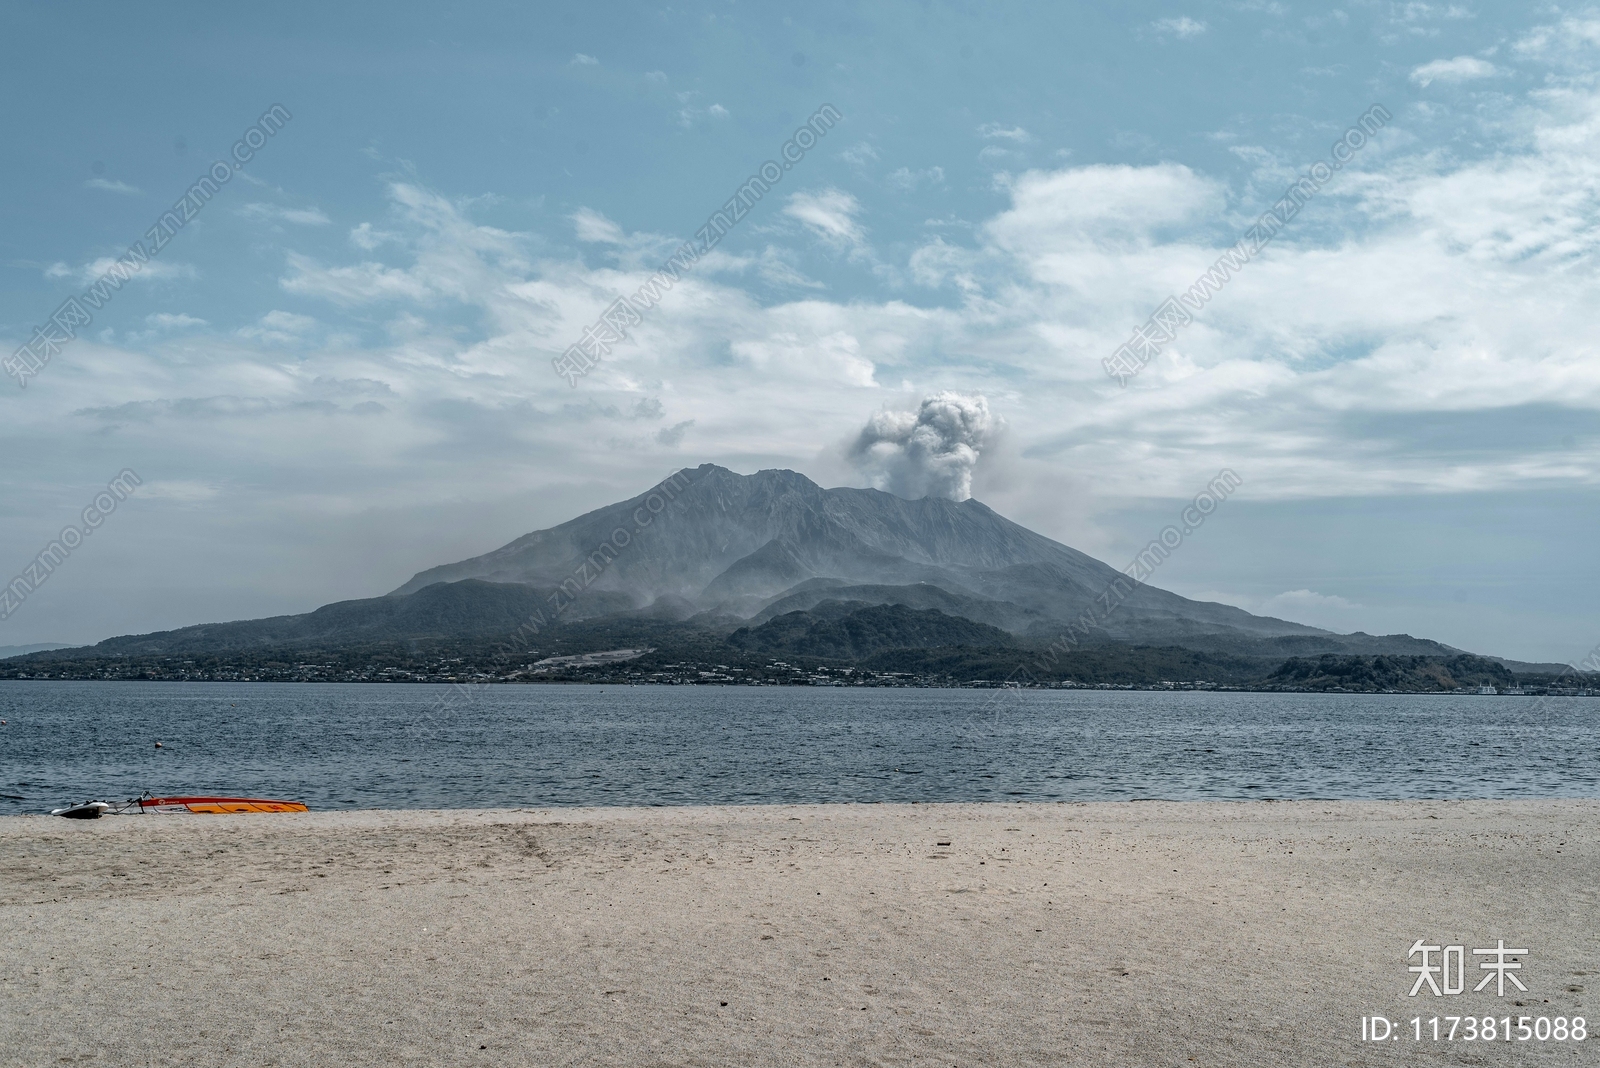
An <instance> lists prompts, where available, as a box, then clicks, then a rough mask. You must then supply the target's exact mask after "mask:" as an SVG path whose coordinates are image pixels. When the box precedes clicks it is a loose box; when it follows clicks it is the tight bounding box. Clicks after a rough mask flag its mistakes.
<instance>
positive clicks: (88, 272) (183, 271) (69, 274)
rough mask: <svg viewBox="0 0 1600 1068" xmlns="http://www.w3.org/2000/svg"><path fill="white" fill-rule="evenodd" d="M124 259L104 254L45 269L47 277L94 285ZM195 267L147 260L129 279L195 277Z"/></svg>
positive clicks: (130, 274) (130, 280) (128, 275)
mask: <svg viewBox="0 0 1600 1068" xmlns="http://www.w3.org/2000/svg"><path fill="white" fill-rule="evenodd" d="M119 262H122V263H130V262H132V261H122V260H118V259H116V258H114V257H111V256H102V257H100V258H99V259H97V260H91V261H90V262H88V263H84V264H79V265H78V266H76V267H73V266H71V265H69V264H65V263H52V264H51V265H50V266H49V267H46V268H45V270H44V276H45V277H46V278H66V279H70V280H72V281H74V282H76V283H78V284H79V285H85V286H87V285H92V284H94V283H95V282H97V281H98V280H99V279H100V278H101V276H103V275H104V274H105V273H106V272H107V271H109V270H111V269H112V268H113V267H115V266H116V265H117V264H118V263H119ZM193 277H194V268H193V267H190V266H188V265H186V264H181V263H168V262H166V261H164V260H146V261H144V263H142V264H140V265H139V269H138V270H136V271H135V270H129V271H128V274H127V281H129V282H133V281H145V282H164V281H170V280H172V279H174V278H193Z"/></svg>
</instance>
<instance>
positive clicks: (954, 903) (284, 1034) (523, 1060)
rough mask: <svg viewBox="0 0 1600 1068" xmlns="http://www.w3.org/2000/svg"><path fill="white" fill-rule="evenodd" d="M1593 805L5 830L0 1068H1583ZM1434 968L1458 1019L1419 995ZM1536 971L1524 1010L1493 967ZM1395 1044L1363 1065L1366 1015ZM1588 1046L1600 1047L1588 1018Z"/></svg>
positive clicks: (1157, 808)
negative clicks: (1543, 1028) (1497, 960)
mask: <svg viewBox="0 0 1600 1068" xmlns="http://www.w3.org/2000/svg"><path fill="white" fill-rule="evenodd" d="M1597 817H1600V802H1595V801H1537V802H1498V801H1484V802H1404V803H1387V802H1386V803H1350V802H1340V803H1327V802H1304V803H1248V804H1245V803H1239V804H1230V803H1205V804H1176V803H1154V802H1150V803H1144V802H1140V803H1112V804H1089V805H1070V804H1019V805H1000V804H990V805H832V806H786V807H740V808H734V807H713V808H674V809H561V810H544V811H531V810H523V811H448V812H393V811H387V812H339V813H331V812H329V813H312V814H309V815H301V816H240V817H225V816H218V817H202V816H192V817H157V816H137V817H131V816H130V817H120V818H107V819H103V820H100V821H96V822H83V823H74V822H69V821H66V820H60V819H53V818H50V817H13V818H9V819H4V820H0V958H3V961H4V967H3V974H0V1062H3V1063H4V1064H7V1065H12V1064H15V1065H46V1064H51V1065H55V1064H63V1063H75V1064H86V1063H87V1064H117V1065H183V1066H201V1065H368V1064H371V1065H394V1064H419V1065H458V1064H459V1065H508V1064H511V1065H591V1064H607V1065H729V1066H733V1065H741V1066H743V1065H813V1064H815V1065H961V1066H966V1065H974V1066H976V1065H1008V1066H1009V1065H1034V1064H1106V1065H1113V1064H1114V1065H1191V1064H1193V1065H1274V1064H1294V1065H1331V1064H1373V1065H1377V1064H1394V1063H1402V1062H1408V1063H1409V1062H1416V1063H1452V1064H1453V1063H1460V1064H1486V1063H1501V1062H1506V1063H1523V1062H1528V1061H1534V1060H1537V1061H1539V1062H1541V1063H1544V1062H1550V1063H1555V1062H1560V1063H1580V1061H1581V1060H1583V1059H1584V1058H1585V1057H1586V1056H1587V1055H1590V1054H1592V1049H1591V1048H1588V1047H1587V1046H1586V1045H1584V1044H1579V1043H1575V1042H1573V1041H1571V1040H1569V1041H1566V1042H1562V1043H1557V1042H1554V1041H1550V1042H1544V1043H1540V1042H1526V1043H1517V1042H1511V1043H1506V1042H1503V1041H1502V1042H1495V1043H1494V1044H1493V1046H1492V1047H1490V1046H1488V1045H1486V1044H1485V1043H1484V1042H1482V1041H1479V1042H1477V1043H1467V1042H1463V1041H1460V1036H1459V1035H1458V1040H1457V1041H1456V1042H1454V1043H1448V1042H1443V1041H1441V1042H1437V1043H1435V1042H1433V1041H1424V1042H1422V1043H1417V1042H1415V1041H1413V1040H1411V1038H1410V1033H1411V1026H1412V1025H1411V1024H1410V1023H1409V1021H1410V1019H1411V1017H1413V1016H1416V1015H1419V1014H1420V1015H1422V1016H1424V1017H1430V1016H1433V1015H1440V1016H1445V1015H1455V1016H1460V1015H1467V1014H1477V1015H1489V1014H1493V1015H1495V1016H1502V1017H1503V1016H1506V1015H1511V1016H1513V1017H1515V1016H1517V1015H1519V1014H1528V1015H1536V1016H1537V1015H1542V1016H1548V1017H1555V1016H1558V1015H1559V1016H1563V1017H1569V1018H1570V1017H1573V1016H1585V1017H1587V1016H1588V1015H1589V1014H1590V1013H1593V1014H1594V1015H1595V1016H1596V1017H1600V1012H1594V1005H1595V1002H1594V993H1593V991H1594V990H1600V985H1597V984H1600V976H1597V974H1596V973H1597V972H1600V889H1597V888H1600V864H1597V858H1600V849H1597V845H1600V834H1597V831H1596V828H1597V826H1600V819H1597ZM1418 938H1422V939H1425V940H1427V941H1428V942H1430V943H1435V944H1441V945H1448V944H1452V943H1460V944H1465V945H1466V946H1467V947H1468V954H1469V956H1468V957H1467V967H1468V969H1470V970H1471V974H1470V975H1469V977H1468V986H1467V992H1465V993H1462V994H1459V995H1454V996H1447V997H1438V998H1436V997H1433V996H1431V994H1429V993H1428V992H1427V991H1424V992H1423V994H1422V995H1421V996H1420V997H1417V998H1408V997H1407V996H1406V995H1407V992H1408V990H1409V988H1410V985H1411V982H1412V980H1413V979H1414V976H1413V975H1412V974H1411V973H1410V972H1408V971H1407V963H1408V961H1407V956H1406V952H1407V949H1408V948H1409V947H1410V946H1411V944H1412V943H1413V942H1414V941H1415V940H1416V939H1418ZM1500 938H1504V939H1505V940H1506V941H1505V944H1506V945H1507V946H1514V947H1519V948H1526V949H1527V950H1528V953H1527V954H1526V956H1525V957H1523V958H1521V963H1522V964H1523V965H1524V968H1523V970H1521V971H1520V972H1519V973H1518V974H1519V975H1520V977H1521V978H1522V980H1523V981H1524V982H1525V984H1526V985H1527V987H1528V992H1527V993H1526V994H1523V993H1519V992H1516V991H1515V989H1514V988H1513V987H1508V988H1507V990H1508V993H1507V995H1506V996H1505V997H1504V998H1499V997H1496V996H1494V988H1493V986H1492V985H1491V988H1490V990H1489V991H1486V992H1482V993H1474V992H1472V985H1474V984H1475V982H1476V980H1477V978H1478V976H1479V973H1478V971H1477V963H1478V961H1479V960H1480V959H1481V958H1477V957H1473V956H1470V952H1471V949H1473V948H1481V947H1486V946H1494V945H1495V944H1496V940H1497V939H1500ZM1374 1014H1378V1015H1384V1016H1386V1017H1387V1018H1389V1019H1392V1020H1395V1021H1396V1022H1397V1023H1398V1022H1401V1021H1404V1023H1403V1028H1404V1031H1405V1034H1406V1038H1405V1039H1404V1040H1394V1039H1391V1040H1390V1041H1388V1042H1386V1043H1373V1042H1370V1041H1369V1042H1363V1041H1362V1040H1361V1039H1362V1022H1361V1021H1362V1017H1363V1016H1370V1015H1374ZM1595 1023H1596V1024H1600V1019H1596V1021H1595Z"/></svg>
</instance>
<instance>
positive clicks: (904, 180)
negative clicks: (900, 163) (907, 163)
mask: <svg viewBox="0 0 1600 1068" xmlns="http://www.w3.org/2000/svg"><path fill="white" fill-rule="evenodd" d="M885 181H887V182H888V183H889V186H890V188H892V189H903V190H906V191H907V192H910V191H912V190H915V189H916V188H917V187H918V186H920V185H922V184H923V183H924V182H926V183H928V184H929V185H944V168H943V167H929V168H927V169H926V170H920V171H914V170H912V169H911V168H910V167H901V168H900V169H899V170H897V171H891V172H889V176H888V177H887V178H886V179H885Z"/></svg>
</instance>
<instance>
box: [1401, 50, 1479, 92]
mask: <svg viewBox="0 0 1600 1068" xmlns="http://www.w3.org/2000/svg"><path fill="white" fill-rule="evenodd" d="M1499 73H1500V68H1498V67H1496V66H1495V65H1494V64H1493V63H1489V62H1486V61H1484V60H1481V59H1477V58H1475V57H1473V56H1457V57H1456V58H1454V59H1436V60H1434V61H1433V62H1432V63H1424V64H1422V66H1420V67H1417V68H1416V69H1415V70H1413V71H1412V72H1411V80H1412V81H1413V82H1416V83H1417V84H1418V85H1420V86H1422V87H1423V88H1427V87H1428V86H1429V85H1430V84H1432V83H1433V82H1465V81H1471V80H1472V79H1474V78H1492V77H1494V76H1495V75H1497V74H1499Z"/></svg>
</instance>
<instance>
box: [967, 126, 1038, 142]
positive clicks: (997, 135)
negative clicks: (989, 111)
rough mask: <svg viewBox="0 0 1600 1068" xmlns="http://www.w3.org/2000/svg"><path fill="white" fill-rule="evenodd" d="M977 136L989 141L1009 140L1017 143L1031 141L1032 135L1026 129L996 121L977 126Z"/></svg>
mask: <svg viewBox="0 0 1600 1068" xmlns="http://www.w3.org/2000/svg"><path fill="white" fill-rule="evenodd" d="M978 136H979V137H983V138H986V139H987V140H990V141H995V140H999V141H1011V142H1013V143H1014V144H1019V145H1027V144H1032V143H1033V135H1032V134H1031V133H1029V132H1028V131H1027V130H1024V129H1023V128H1022V127H1020V126H1003V125H1001V124H1000V123H998V122H986V123H984V124H983V125H982V126H980V127H978Z"/></svg>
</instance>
